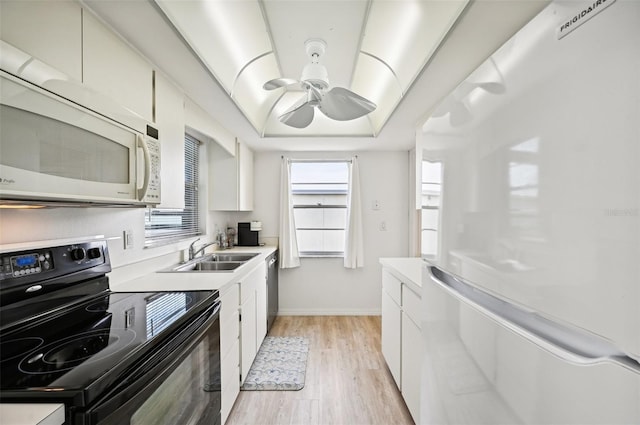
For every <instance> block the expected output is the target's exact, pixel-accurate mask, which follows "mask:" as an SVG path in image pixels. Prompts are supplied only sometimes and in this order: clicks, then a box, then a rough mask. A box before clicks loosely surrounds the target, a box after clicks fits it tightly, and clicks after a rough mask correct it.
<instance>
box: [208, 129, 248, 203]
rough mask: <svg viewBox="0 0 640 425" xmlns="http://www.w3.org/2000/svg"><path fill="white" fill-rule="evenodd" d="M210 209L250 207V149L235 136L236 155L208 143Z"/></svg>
mask: <svg viewBox="0 0 640 425" xmlns="http://www.w3.org/2000/svg"><path fill="white" fill-rule="evenodd" d="M209 209H211V210H219V211H251V210H253V151H251V149H249V148H248V147H247V145H245V144H244V143H243V142H241V141H239V140H237V139H236V145H235V156H232V155H230V154H229V153H228V152H227V151H226V149H224V148H222V147H221V146H219V145H218V144H216V143H211V144H210V146H209Z"/></svg>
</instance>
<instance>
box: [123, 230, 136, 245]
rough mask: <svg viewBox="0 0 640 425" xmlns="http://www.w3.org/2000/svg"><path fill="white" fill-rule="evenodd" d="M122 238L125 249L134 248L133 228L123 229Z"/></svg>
mask: <svg viewBox="0 0 640 425" xmlns="http://www.w3.org/2000/svg"><path fill="white" fill-rule="evenodd" d="M122 239H123V241H124V249H133V230H131V229H129V230H123V231H122Z"/></svg>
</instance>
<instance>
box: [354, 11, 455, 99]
mask: <svg viewBox="0 0 640 425" xmlns="http://www.w3.org/2000/svg"><path fill="white" fill-rule="evenodd" d="M467 2H468V0H449V1H419V0H414V1H409V0H407V1H385V0H382V1H381V0H375V1H373V2H372V4H371V10H370V12H369V19H368V21H367V26H366V30H365V34H364V38H363V40H362V47H361V50H362V51H363V52H365V53H367V54H370V55H372V56H375V57H376V58H378V59H380V60H381V61H382V62H384V63H385V64H386V65H387V66H388V67H389V68H391V69H392V70H393V72H394V73H395V75H396V77H397V78H398V81H399V84H400V87H402V92H403V94H404V93H406V91H407V90H408V88H409V86H410V85H411V84H412V83H413V80H414V79H415V78H416V77H417V76H418V74H419V73H420V71H421V70H422V68H423V67H424V65H425V64H426V63H427V61H428V60H429V58H430V57H431V55H432V54H433V53H434V51H435V50H436V48H437V47H438V45H439V44H440V42H441V41H442V39H443V38H444V36H445V35H446V34H447V32H448V31H449V29H450V28H451V26H452V25H453V23H454V22H455V20H456V19H457V18H458V16H459V15H460V13H461V12H462V10H463V9H464V7H465V6H466V4H467Z"/></svg>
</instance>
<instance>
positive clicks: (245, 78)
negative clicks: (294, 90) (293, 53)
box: [232, 53, 280, 129]
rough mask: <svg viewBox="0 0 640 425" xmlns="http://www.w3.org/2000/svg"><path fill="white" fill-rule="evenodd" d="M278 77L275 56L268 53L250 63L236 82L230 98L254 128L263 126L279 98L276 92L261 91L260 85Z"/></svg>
mask: <svg viewBox="0 0 640 425" xmlns="http://www.w3.org/2000/svg"><path fill="white" fill-rule="evenodd" d="M279 75H280V72H279V71H278V64H277V63H276V59H275V56H274V55H273V54H272V53H270V54H268V55H266V56H262V57H261V58H259V59H257V60H255V61H253V62H251V64H249V65H248V66H247V67H246V68H244V70H243V71H242V73H240V75H239V76H238V78H237V80H236V83H235V86H234V88H233V92H232V98H233V100H235V102H236V104H237V105H238V106H239V107H240V109H241V110H242V112H243V113H244V114H245V115H246V117H247V118H248V119H249V121H251V123H252V124H253V126H254V127H255V128H258V129H261V128H262V127H263V126H264V122H265V120H266V118H267V115H268V114H269V111H270V110H271V107H272V106H273V104H274V103H275V102H276V101H277V100H278V98H279V97H280V94H279V93H278V92H275V91H269V90H262V85H263V84H264V83H265V81H268V80H271V79H274V78H278V76H279ZM256 88H258V89H256Z"/></svg>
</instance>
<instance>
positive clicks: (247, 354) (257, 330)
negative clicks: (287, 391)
mask: <svg viewBox="0 0 640 425" xmlns="http://www.w3.org/2000/svg"><path fill="white" fill-rule="evenodd" d="M263 290H264V291H266V276H265V264H264V262H263V263H261V264H259V265H258V266H256V268H255V269H253V270H252V271H251V272H249V274H247V276H246V277H245V278H244V279H243V280H242V282H240V302H241V305H240V315H241V320H240V374H241V376H242V379H241V383H243V382H244V380H245V378H246V377H247V373H249V369H251V365H252V364H253V360H254V359H255V358H256V354H257V352H258V349H259V348H260V344H262V341H263V340H264V337H265V333H266V320H267V310H266V307H265V308H262V307H263V306H262V304H265V305H266V295H264V296H262V295H259V294H261V293H262V291H263ZM258 303H260V305H258ZM262 322H264V323H265V325H264V326H262ZM259 323H260V325H259Z"/></svg>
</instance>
